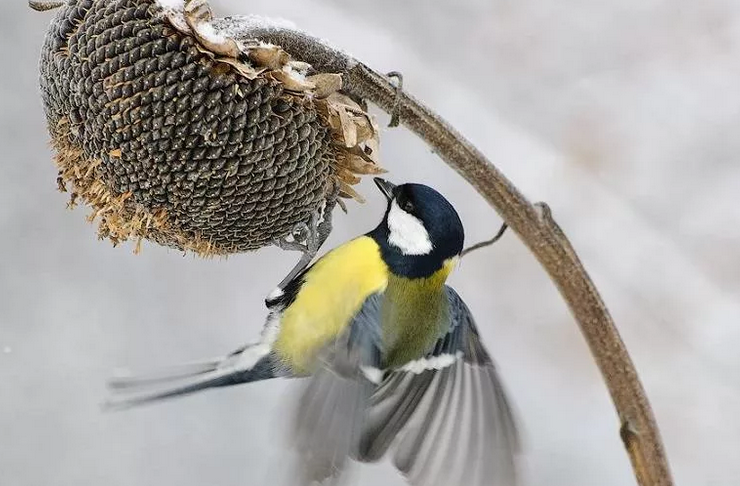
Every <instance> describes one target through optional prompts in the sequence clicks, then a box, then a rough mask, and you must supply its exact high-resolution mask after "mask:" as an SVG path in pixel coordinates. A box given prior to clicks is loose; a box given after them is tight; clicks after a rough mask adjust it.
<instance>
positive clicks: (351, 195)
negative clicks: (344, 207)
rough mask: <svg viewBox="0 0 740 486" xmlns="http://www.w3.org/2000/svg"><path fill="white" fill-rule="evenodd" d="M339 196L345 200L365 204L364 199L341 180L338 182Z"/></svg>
mask: <svg viewBox="0 0 740 486" xmlns="http://www.w3.org/2000/svg"><path fill="white" fill-rule="evenodd" d="M339 195H340V196H341V197H344V198H347V199H354V200H355V201H357V202H359V203H364V202H365V198H364V197H362V196H361V195H360V193H359V192H357V191H355V190H354V189H353V188H352V186H350V185H349V184H347V183H346V182H344V181H342V180H340V181H339Z"/></svg>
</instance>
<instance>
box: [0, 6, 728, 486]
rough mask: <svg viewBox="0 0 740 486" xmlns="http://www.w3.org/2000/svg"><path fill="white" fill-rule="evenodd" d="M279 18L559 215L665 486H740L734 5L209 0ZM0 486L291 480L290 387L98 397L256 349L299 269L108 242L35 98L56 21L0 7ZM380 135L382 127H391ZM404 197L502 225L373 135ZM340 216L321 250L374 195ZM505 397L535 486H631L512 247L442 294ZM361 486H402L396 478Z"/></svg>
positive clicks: (585, 373)
mask: <svg viewBox="0 0 740 486" xmlns="http://www.w3.org/2000/svg"><path fill="white" fill-rule="evenodd" d="M212 3H213V4H214V7H215V8H216V11H217V13H218V14H219V15H222V16H223V15H233V14H239V13H259V14H264V15H269V16H277V17H283V18H287V19H291V20H293V21H294V22H296V23H297V24H298V25H299V26H300V27H301V28H303V29H305V30H308V31H310V32H312V33H314V34H316V35H318V36H320V37H323V38H327V39H329V40H330V41H331V42H332V43H333V44H335V45H337V46H340V47H342V48H344V49H346V50H348V51H349V52H351V53H353V54H354V55H356V56H357V57H358V58H360V59H362V60H363V61H365V62H366V63H368V64H369V65H371V66H373V67H375V68H376V69H378V70H380V71H390V70H400V71H402V72H403V74H404V76H405V87H406V89H407V90H408V91H409V92H410V93H413V94H414V95H416V96H417V97H419V98H421V99H422V100H424V101H425V102H426V103H427V104H429V105H430V106H431V107H433V108H434V109H435V110H437V111H439V112H440V113H441V114H442V115H443V116H444V117H445V118H447V119H448V120H449V121H450V122H451V123H452V124H453V125H454V126H455V127H457V128H458V129H459V130H460V131H461V132H462V133H463V134H465V135H466V136H467V137H469V138H470V139H471V140H472V141H473V142H474V143H475V144H476V145H477V146H478V147H479V148H480V149H482V150H483V151H484V152H485V153H486V154H487V155H488V156H489V157H490V158H491V160H492V161H493V162H494V163H496V164H497V165H498V166H499V167H500V168H501V169H502V170H503V171H504V173H506V174H507V175H508V176H509V177H510V178H511V179H512V180H513V181H514V182H515V183H516V184H517V185H519V187H520V188H521V189H522V190H523V191H524V192H525V193H526V194H527V195H528V197H530V198H531V199H532V200H544V201H547V202H548V203H549V204H550V205H551V207H552V208H553V211H554V213H555V216H556V218H557V219H558V221H559V222H560V224H561V225H562V226H563V228H564V229H565V230H566V231H567V232H568V234H569V236H570V237H571V239H572V241H573V244H574V246H575V247H576V249H577V250H578V251H579V253H580V255H581V257H582V259H583V261H584V263H585V265H586V267H587V269H588V270H589V271H590V273H591V275H592V277H593V279H594V280H595V282H596V284H597V285H598V287H599V289H600V290H601V292H602V294H603V297H604V299H605V300H606V302H607V304H608V305H609V308H610V310H611V312H612V314H613V316H614V318H615V321H616V323H617V325H618V326H619V329H620V331H621V333H622V335H623V338H624V340H625V342H626V344H627V346H628V348H629V350H630V352H631V353H632V356H633V358H634V361H635V364H636V366H637V368H638V370H639V372H640V374H641V377H642V380H643V382H644V385H645V388H646V389H647V392H648V394H649V397H650V399H651V401H652V404H653V406H654V409H655V413H656V416H657V419H658V422H659V424H660V426H661V430H662V434H663V437H664V440H665V445H666V449H667V452H668V454H669V458H670V461H671V465H672V468H673V472H674V475H675V478H676V481H677V484H681V485H687V486H702V485H706V486H733V485H735V486H736V485H738V484H740V461H739V460H738V457H740V421H738V410H740V353H738V352H737V349H738V345H739V344H740V298H739V297H740V207H739V206H738V204H737V202H736V200H737V198H738V196H739V195H740V164H738V155H739V154H740V137H739V136H738V135H737V133H738V127H740V87H739V86H740V83H739V82H738V80H739V79H740V3H738V2H736V1H731V0H705V1H703V2H695V1H689V0H673V1H667V0H663V1H659V0H619V1H617V0H610V1H606V2H586V1H579V0H563V1H560V2H546V1H544V0H516V1H515V0H492V1H483V0H457V1H455V2H453V1H448V2H442V1H429V0H406V1H404V2H398V1H394V0H376V1H374V2H369V1H360V0H313V1H300V2H299V1H296V0H293V1H289V0H254V1H250V2H240V1H237V0H220V1H216V0H213V2H212ZM0 9H1V10H2V12H3V15H2V16H0V39H1V40H2V42H1V43H0V66H2V70H3V73H2V77H1V79H0V103H1V106H2V112H0V123H1V124H2V125H1V129H0V142H1V144H0V147H1V148H2V153H3V163H2V166H1V167H2V176H0V234H1V235H2V239H0V255H2V257H0V484H2V485H3V486H36V485H49V484H53V485H55V486H73V485H74V486H80V485H83V486H88V485H89V486H100V485H105V486H116V485H127V486H133V485H136V486H163V485H178V486H204V485H211V484H218V485H219V486H237V485H238V486H243V485H252V484H254V485H260V484H269V483H270V482H271V478H274V477H275V474H276V471H277V470H279V469H280V468H281V466H282V461H281V451H282V450H283V449H282V448H283V444H284V442H283V440H282V438H283V431H282V430H281V427H282V425H283V422H284V417H285V416H284V413H285V412H286V407H285V406H280V404H281V403H284V402H285V400H286V399H287V398H290V397H292V395H291V394H290V391H291V390H292V389H293V388H294V387H295V384H291V383H286V382H283V383H280V382H275V383H263V384H256V385H251V386H242V387H236V388H231V389H224V390H217V391H212V392H209V393H204V394H200V395H198V396H193V397H188V398H186V399H182V400H178V401H172V402H168V403H165V404H162V405H159V406H152V407H147V408H142V409H138V410H134V411H130V412H125V413H114V414H111V413H102V412H101V411H100V409H99V404H100V402H101V401H102V400H103V398H104V397H105V388H104V382H105V379H106V378H107V377H108V376H109V374H110V372H111V370H112V369H114V368H116V367H120V366H129V365H131V366H135V367H137V368H146V367H149V366H156V365H163V364H168V363H173V362H179V361H183V360H190V359H194V358H199V357H208V356H211V355H218V354H221V353H224V352H227V351H230V350H231V349H232V348H233V347H235V346H237V345H239V344H241V343H243V342H245V341H250V340H252V339H254V338H255V337H256V336H257V334H258V332H259V330H260V329H261V326H262V316H263V314H264V312H263V304H262V301H263V298H264V296H265V294H266V293H267V292H269V290H271V289H272V287H273V285H274V284H275V283H276V282H277V281H279V280H280V278H282V276H283V275H284V274H285V272H286V271H287V270H288V269H289V268H290V267H291V266H292V264H293V263H294V261H295V258H296V257H297V255H294V254H284V253H280V252H279V251H277V250H273V249H268V250H264V251H261V252H259V253H255V254H249V255H240V256H236V257H232V258H229V259H228V260H212V261H203V260H199V259H195V258H193V257H190V256H186V257H183V256H182V254H180V253H178V252H176V251H171V250H166V249H162V248H159V247H156V246H154V245H152V244H146V245H145V246H144V251H143V253H142V254H141V255H138V256H135V255H133V254H132V246H128V245H126V246H123V247H121V248H115V249H114V248H112V247H111V246H110V245H109V244H108V243H103V242H98V241H97V240H96V238H95V233H94V228H93V227H91V226H90V225H89V224H88V223H86V222H85V216H86V212H85V210H84V209H78V210H76V211H74V212H70V211H67V210H66V209H65V204H66V201H67V196H66V195H63V194H60V193H57V192H56V182H55V179H56V171H55V169H54V167H53V164H52V162H51V154H50V151H49V149H48V147H47V139H48V136H47V133H46V129H45V126H44V117H43V113H42V109H41V106H40V102H39V96H38V93H37V85H36V78H37V73H38V69H37V59H38V53H39V49H40V45H41V42H42V39H43V36H44V32H45V28H46V25H47V24H48V22H49V21H50V15H48V14H40V13H36V12H32V11H30V10H29V9H27V7H26V5H25V2H24V1H23V0H5V1H4V2H3V6H2V7H0ZM379 122H380V123H381V124H382V125H385V124H386V122H387V117H386V116H385V115H380V116H379ZM383 136H384V137H383V145H382V156H383V160H384V164H385V166H386V167H388V168H390V169H391V174H390V178H391V179H392V180H396V181H405V180H415V181H422V182H425V183H428V184H430V185H433V186H435V187H438V188H439V189H440V190H441V191H442V192H444V193H445V194H446V195H448V196H449V198H450V199H451V200H452V201H453V202H454V204H455V205H456V207H457V208H458V210H459V211H460V213H461V215H462V218H463V221H464V222H465V223H466V228H467V233H468V236H469V241H470V242H473V241H476V240H479V239H482V238H485V237H488V236H490V235H491V234H492V233H493V232H494V231H495V230H496V229H497V228H498V225H499V224H500V219H499V218H498V217H497V216H496V214H495V213H494V212H493V211H492V210H491V209H489V208H488V207H487V205H486V204H485V203H484V202H483V201H482V200H481V199H480V198H479V197H478V196H477V195H476V194H475V193H474V192H472V191H471V190H470V189H468V188H467V187H466V184H465V183H464V182H463V181H462V180H461V179H460V178H459V177H458V176H457V175H456V174H455V173H454V172H452V171H451V170H449V169H448V168H446V167H445V166H444V165H443V164H442V163H441V162H440V161H439V160H438V159H437V158H436V156H434V155H433V154H432V153H430V151H429V149H428V148H427V147H426V146H424V145H423V144H422V143H421V142H420V141H419V140H417V139H416V138H415V137H414V136H413V135H411V134H410V133H409V132H407V131H406V130H405V129H402V128H398V129H390V130H385V131H384V133H383ZM362 189H363V192H364V193H365V194H366V195H367V196H368V198H369V203H368V204H367V205H365V206H363V207H358V206H357V205H355V204H350V206H351V207H350V210H351V213H350V216H343V215H340V214H338V215H337V217H336V219H335V231H334V233H333V236H332V238H331V240H330V242H329V243H330V246H333V245H335V244H337V243H339V242H341V241H343V240H345V239H347V238H349V237H351V236H354V235H356V234H359V233H361V232H364V231H367V230H368V229H370V228H371V227H372V226H374V224H375V223H376V221H377V219H378V218H379V214H380V211H381V209H382V204H383V202H382V200H381V199H382V197H381V196H380V194H379V193H377V191H375V189H374V188H373V186H372V184H371V183H364V184H363V187H362ZM453 285H454V286H455V287H457V288H458V290H459V291H460V293H461V294H462V295H463V297H464V298H465V299H466V300H467V302H468V303H469V305H470V307H471V308H472V310H473V312H474V313H475V315H476V316H477V319H478V321H479V324H480V326H481V328H482V333H483V335H484V338H485V341H486V343H487V345H488V347H489V348H490V350H491V351H492V353H493V355H494V356H495V359H496V360H497V363H498V365H499V367H500V369H501V371H502V373H503V376H504V378H505V381H506V384H507V385H508V388H509V391H510V394H511V396H512V400H513V401H514V403H515V405H516V408H517V411H518V414H519V417H520V419H521V421H522V425H523V428H524V433H525V439H526V454H525V456H524V459H523V467H524V472H525V479H526V484H527V485H531V486H558V485H563V486H565V485H567V486H593V485H599V486H622V485H633V484H635V483H634V479H633V478H632V473H631V470H630V465H629V462H628V460H627V457H626V454H625V453H624V451H623V450H622V447H621V443H620V441H619V437H618V433H617V430H618V425H619V424H618V421H617V418H616V415H615V413H614V411H613V408H612V405H611V402H610V400H609V397H608V395H607V392H606V389H605V387H604V385H603V383H602V380H601V377H600V375H599V373H598V371H597V369H596V367H595V365H594V363H593V361H592V359H591V357H590V355H589V352H588V350H587V348H586V345H585V342H584V340H583V338H582V337H581V335H580V333H579V331H578V328H577V326H576V325H575V323H574V321H573V319H572V318H571V317H570V315H569V314H568V311H567V309H566V307H565V305H564V304H563V302H562V300H561V298H560V296H559V295H558V294H557V292H556V290H555V289H554V287H553V285H552V284H551V283H550V281H549V280H548V278H547V277H546V275H545V274H544V273H543V271H542V270H541V269H540V268H539V266H538V264H537V263H536V262H535V260H534V258H533V257H532V256H531V255H530V254H529V253H528V251H527V250H526V249H525V248H524V246H523V245H522V244H521V243H520V241H519V240H518V239H517V238H516V237H515V236H514V235H513V234H511V233H510V234H508V235H507V237H506V238H504V240H503V241H502V242H500V243H498V244H497V245H496V246H495V247H494V248H491V249H488V250H485V251H481V252H478V253H476V254H473V255H471V256H470V257H468V258H466V259H465V261H464V262H463V263H462V265H461V268H460V269H459V270H458V272H457V273H456V274H455V275H454V278H453ZM356 484H357V485H360V486H363V485H365V486H370V485H377V484H386V485H399V486H400V485H401V484H403V482H402V481H401V479H399V478H398V477H397V476H396V474H395V472H394V471H393V470H392V468H391V467H390V466H389V465H387V464H386V465H383V466H379V467H368V468H362V469H361V470H360V471H359V473H358V474H357V477H356Z"/></svg>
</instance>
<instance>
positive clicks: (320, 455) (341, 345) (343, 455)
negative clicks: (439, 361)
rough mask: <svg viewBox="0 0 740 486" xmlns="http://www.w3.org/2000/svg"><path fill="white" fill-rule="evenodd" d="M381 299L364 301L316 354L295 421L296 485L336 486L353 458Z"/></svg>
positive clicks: (373, 363)
mask: <svg viewBox="0 0 740 486" xmlns="http://www.w3.org/2000/svg"><path fill="white" fill-rule="evenodd" d="M379 306H380V295H379V294H373V295H371V296H370V297H368V299H367V300H366V301H365V302H364V304H363V305H362V307H361V309H360V311H359V312H358V313H357V315H356V316H355V317H354V319H353V320H352V323H351V324H350V326H349V327H348V329H347V330H346V331H345V332H344V333H342V335H340V336H339V337H338V338H337V339H336V341H335V342H333V343H331V344H330V345H328V346H326V347H325V349H324V350H323V352H322V353H321V354H320V357H319V359H320V362H321V365H320V366H319V367H318V369H317V370H316V371H315V372H314V374H313V375H312V376H311V378H310V379H309V381H308V384H307V386H306V388H305V389H304V391H303V395H302V397H301V399H300V401H299V402H298V411H297V413H296V418H295V424H294V427H295V431H294V432H295V440H296V444H295V445H296V448H297V450H298V453H299V455H300V461H301V463H300V465H299V467H300V469H301V471H300V472H299V473H298V474H299V476H301V482H300V483H299V484H314V482H318V483H320V484H326V483H330V484H335V483H336V482H338V481H339V480H340V476H341V474H342V472H343V471H344V469H345V466H346V463H347V459H349V458H356V457H357V454H358V447H359V443H360V434H361V432H362V426H363V423H364V416H365V414H366V411H367V406H368V403H369V402H370V397H371V395H372V393H373V392H374V390H375V387H376V384H375V383H374V382H373V381H374V378H375V375H374V374H373V371H375V372H377V373H379V370H378V367H379V363H380V327H379V319H378V315H379Z"/></svg>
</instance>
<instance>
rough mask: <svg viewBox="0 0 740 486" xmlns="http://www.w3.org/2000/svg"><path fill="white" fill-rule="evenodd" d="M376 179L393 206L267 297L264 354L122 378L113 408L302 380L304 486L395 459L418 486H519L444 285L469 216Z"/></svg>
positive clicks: (512, 439) (478, 356) (491, 373)
mask: <svg viewBox="0 0 740 486" xmlns="http://www.w3.org/2000/svg"><path fill="white" fill-rule="evenodd" d="M374 181H375V183H376V185H377V187H378V188H379V189H380V191H381V192H382V193H383V195H384V196H385V198H386V202H387V205H386V210H385V213H384V215H383V218H382V220H381V221H380V223H379V224H378V226H377V227H375V228H374V229H373V230H371V231H369V232H368V233H366V234H364V235H361V236H359V237H356V238H354V239H351V240H349V241H347V242H346V243H344V244H342V245H340V246H337V247H336V248H334V249H332V250H330V251H328V252H327V253H326V254H325V255H324V256H322V257H320V258H319V259H318V260H316V261H315V262H314V263H313V264H312V265H310V266H308V267H307V268H306V269H304V270H303V271H302V272H300V273H299V274H298V275H297V276H295V277H294V278H293V279H292V280H290V281H289V282H287V283H286V284H284V285H282V286H278V288H277V289H275V291H273V292H272V293H271V294H270V295H268V297H267V298H266V300H265V303H266V306H267V310H268V315H267V318H266V323H265V326H264V328H263V331H262V334H261V336H260V339H259V340H258V341H257V342H255V343H252V344H249V345H246V346H243V347H241V348H239V349H237V350H236V351H234V352H232V353H231V354H229V355H227V356H224V357H219V358H215V359H211V360H205V361H201V362H194V363H189V364H185V365H181V366H176V367H172V368H170V369H165V370H161V371H160V372H156V373H152V374H149V375H141V376H119V377H117V378H115V379H113V380H111V381H110V382H109V386H110V387H111V389H112V390H113V392H114V397H113V398H112V399H111V400H110V401H109V402H108V406H109V407H112V408H127V407H131V406H134V405H141V404H144V403H150V402H154V401H159V400H163V399H166V398H172V397H176V396H181V395H187V394H190V393H194V392H197V391H200V390H204V389H207V388H215V387H223V386H230V385H236V384H242V383H249V382H256V381H261V380H266V379H272V378H280V377H283V378H299V377H303V378H306V380H305V388H304V389H303V391H302V395H301V398H300V400H299V401H298V406H297V407H296V411H295V414H294V416H293V417H292V419H291V427H292V433H293V434H294V435H293V439H294V441H295V447H296V450H297V451H298V453H299V454H298V455H299V472H298V474H299V476H300V478H299V479H300V480H299V483H300V484H306V485H310V484H339V482H340V481H341V478H342V477H343V476H346V475H344V471H345V470H346V469H347V467H348V465H349V464H350V463H356V462H360V463H362V462H366V463H369V462H377V461H380V460H381V459H382V458H384V457H385V456H386V455H387V454H392V456H393V459H392V460H393V464H394V465H395V467H396V468H397V469H398V470H399V471H400V473H401V474H402V475H403V476H404V477H405V478H406V480H407V482H408V483H409V484H411V485H412V486H442V485H457V484H465V485H471V486H513V485H515V484H518V474H517V465H516V459H517V455H518V454H519V449H520V445H519V442H520V441H519V432H518V427H517V423H516V420H515V417H514V413H513V410H512V407H511V405H510V402H509V399H508V397H507V394H506V392H505V390H504V387H503V385H502V382H501V380H500V377H499V375H498V372H497V369H496V367H495V365H494V363H493V360H492V358H491V356H490V354H489V353H488V351H487V350H486V348H485V346H484V345H483V343H482V342H481V336H480V334H479V332H478V329H477V326H476V323H475V320H474V317H473V314H472V312H471V311H470V309H469V308H468V306H467V305H466V304H465V302H464V301H463V300H462V298H461V297H460V295H459V294H458V293H457V292H456V291H455V290H454V289H453V288H452V287H450V286H448V285H447V284H446V281H447V278H448V276H449V275H450V273H451V272H452V271H453V269H454V268H455V267H456V266H457V264H458V261H459V259H460V255H461V254H462V252H463V247H464V238H465V236H464V229H463V225H462V222H461V220H460V217H459V215H458V213H457V211H456V210H455V208H454V207H453V206H452V204H451V203H450V202H449V201H448V200H447V199H446V198H445V197H444V196H443V195H442V194H440V193H439V192H438V191H436V190H435V189H433V188H431V187H429V186H426V185H423V184H418V183H405V184H400V185H395V184H393V183H391V182H389V181H387V180H385V179H381V178H378V177H376V178H375V179H374Z"/></svg>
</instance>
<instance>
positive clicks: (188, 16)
mask: <svg viewBox="0 0 740 486" xmlns="http://www.w3.org/2000/svg"><path fill="white" fill-rule="evenodd" d="M184 15H185V22H187V24H188V27H190V29H191V30H192V32H193V35H194V36H195V37H196V38H197V39H198V42H200V43H201V44H202V45H203V46H204V47H206V48H208V49H210V50H211V51H213V52H214V53H216V54H218V55H220V56H226V57H231V58H238V57H239V55H240V54H241V49H239V44H237V42H236V41H235V40H234V39H232V38H230V37H226V36H224V35H222V34H220V33H219V32H217V31H216V29H215V28H214V27H213V24H211V21H212V20H213V12H211V6H210V5H209V4H208V0H187V1H186V2H185V10H184Z"/></svg>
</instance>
